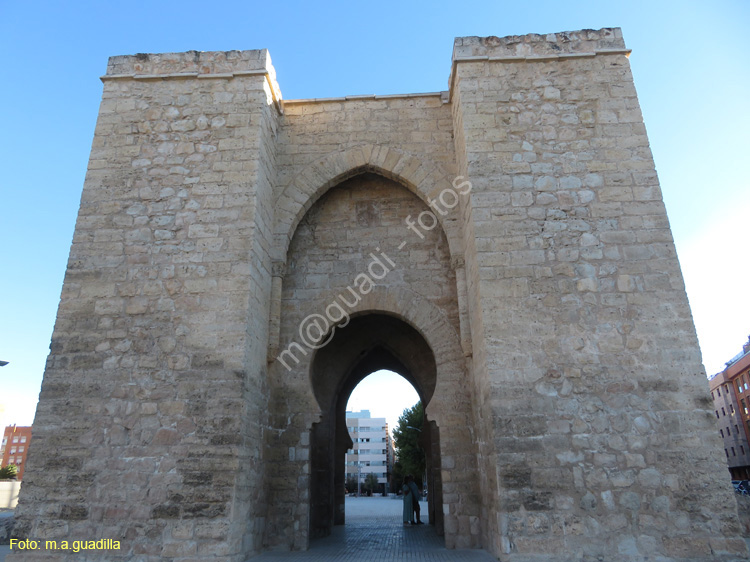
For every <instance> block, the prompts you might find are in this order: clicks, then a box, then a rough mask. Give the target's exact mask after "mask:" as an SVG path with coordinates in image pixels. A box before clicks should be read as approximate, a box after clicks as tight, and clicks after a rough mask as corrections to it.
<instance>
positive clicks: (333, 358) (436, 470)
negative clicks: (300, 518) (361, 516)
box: [309, 313, 443, 538]
mask: <svg viewBox="0 0 750 562" xmlns="http://www.w3.org/2000/svg"><path fill="white" fill-rule="evenodd" d="M381 369H385V370H389V371H393V372H395V373H397V374H399V375H401V376H402V377H404V379H406V380H407V381H408V382H409V383H410V384H411V385H412V386H413V387H414V389H415V391H416V392H417V394H418V396H419V398H420V400H421V401H422V404H423V405H424V406H425V408H427V406H428V405H429V402H430V400H431V398H432V395H433V393H434V391H435V387H436V383H437V369H436V363H435V357H434V354H433V352H432V349H430V346H429V345H428V344H427V342H426V341H425V339H424V338H423V337H422V335H421V334H419V332H417V330H416V329H414V328H413V327H412V326H411V325H409V324H407V323H406V322H405V321H403V320H401V319H399V318H396V317H394V316H389V315H386V314H380V313H371V314H365V315H361V316H357V317H355V318H353V319H352V320H351V321H350V323H349V325H348V326H346V328H344V329H341V330H337V331H336V333H335V334H334V336H333V338H332V339H331V341H330V343H329V344H328V345H326V346H325V347H323V348H322V349H320V350H318V351H317V353H316V354H315V357H314V358H313V361H312V369H311V379H312V380H311V382H312V388H313V391H314V394H315V397H316V399H317V401H318V404H319V406H320V410H321V417H320V421H319V422H317V423H315V424H313V426H312V429H311V432H310V449H311V459H310V461H311V475H310V535H309V536H310V538H319V537H323V536H327V535H329V534H330V533H331V530H332V528H333V526H334V525H343V524H345V521H346V513H345V497H346V495H345V494H346V466H345V461H346V453H347V451H348V450H350V449H352V448H353V442H352V439H351V436H350V434H349V431H348V429H347V421H346V405H347V402H348V400H349V397H350V396H351V394H352V391H353V390H354V389H355V387H356V386H357V385H358V384H359V383H360V382H361V381H362V380H364V379H365V378H366V377H367V376H369V375H370V374H371V373H373V372H375V371H378V370H381ZM420 430H421V431H420V445H421V446H422V448H423V449H424V450H425V454H426V459H425V460H426V465H427V468H426V476H427V490H428V496H427V504H428V520H429V523H431V524H433V525H435V528H436V531H437V533H438V534H439V535H442V534H443V520H442V509H441V506H442V485H441V480H440V438H439V429H438V426H437V424H436V423H435V422H434V421H431V420H429V418H428V416H427V414H425V418H424V424H423V426H422V428H420Z"/></svg>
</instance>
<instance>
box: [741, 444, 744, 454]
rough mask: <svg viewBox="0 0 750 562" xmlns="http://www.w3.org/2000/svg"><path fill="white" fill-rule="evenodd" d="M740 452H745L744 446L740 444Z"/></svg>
mask: <svg viewBox="0 0 750 562" xmlns="http://www.w3.org/2000/svg"><path fill="white" fill-rule="evenodd" d="M740 452H741V453H742V454H743V455H744V454H745V447H743V446H742V445H740Z"/></svg>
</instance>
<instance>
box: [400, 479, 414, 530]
mask: <svg viewBox="0 0 750 562" xmlns="http://www.w3.org/2000/svg"><path fill="white" fill-rule="evenodd" d="M410 480H411V476H409V475H407V476H406V477H405V478H404V485H403V486H401V492H402V493H403V501H404V509H403V520H404V525H410V524H411V522H412V516H413V514H414V502H413V500H412V491H411V487H410V486H409V481H410Z"/></svg>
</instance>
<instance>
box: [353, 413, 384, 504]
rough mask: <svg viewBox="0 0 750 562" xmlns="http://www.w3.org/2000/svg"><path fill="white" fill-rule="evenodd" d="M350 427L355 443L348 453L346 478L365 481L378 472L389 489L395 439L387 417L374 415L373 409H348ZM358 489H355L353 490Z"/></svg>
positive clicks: (380, 481)
mask: <svg viewBox="0 0 750 562" xmlns="http://www.w3.org/2000/svg"><path fill="white" fill-rule="evenodd" d="M346 428H347V430H348V431H349V436H350V437H351V438H352V442H353V443H354V445H353V448H352V449H350V450H349V451H348V452H347V453H346V478H347V480H348V479H349V478H350V477H354V478H359V481H360V482H364V481H365V478H367V475H368V474H369V473H374V474H375V475H376V476H377V478H378V483H379V484H381V485H382V486H383V489H381V490H380V491H381V492H382V491H383V490H385V491H390V490H388V477H389V475H390V473H391V472H392V470H393V462H394V458H393V457H394V453H393V443H392V439H391V434H390V431H389V430H388V423H387V422H386V421H385V418H373V417H370V411H369V410H362V411H361V412H346ZM350 491H354V490H350Z"/></svg>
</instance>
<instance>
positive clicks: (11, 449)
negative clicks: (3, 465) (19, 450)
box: [10, 447, 16, 455]
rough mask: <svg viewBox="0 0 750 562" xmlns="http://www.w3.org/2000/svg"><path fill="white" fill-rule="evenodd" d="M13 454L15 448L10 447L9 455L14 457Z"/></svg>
mask: <svg viewBox="0 0 750 562" xmlns="http://www.w3.org/2000/svg"><path fill="white" fill-rule="evenodd" d="M15 453H16V448H15V447H11V448H10V454H11V455H14V454H15Z"/></svg>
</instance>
